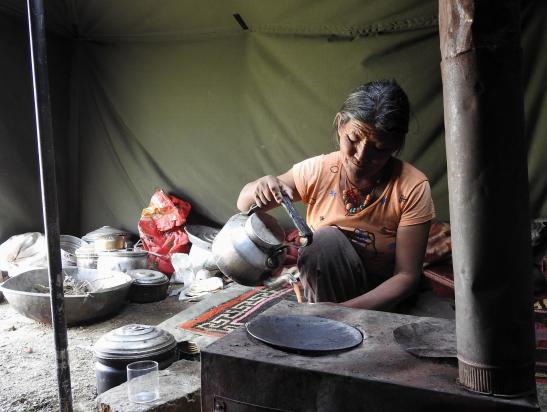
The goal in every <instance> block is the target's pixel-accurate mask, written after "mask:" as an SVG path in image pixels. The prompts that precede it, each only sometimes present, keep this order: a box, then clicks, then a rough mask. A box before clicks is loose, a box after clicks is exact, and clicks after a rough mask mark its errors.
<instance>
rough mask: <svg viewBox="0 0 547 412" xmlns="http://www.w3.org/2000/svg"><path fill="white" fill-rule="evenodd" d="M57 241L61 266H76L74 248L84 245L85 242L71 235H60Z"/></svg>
mask: <svg viewBox="0 0 547 412" xmlns="http://www.w3.org/2000/svg"><path fill="white" fill-rule="evenodd" d="M59 242H60V246H61V258H62V260H63V266H76V250H77V249H78V248H81V247H82V246H86V245H87V242H86V241H84V240H82V239H80V238H78V237H76V236H71V235H61V236H60V239H59Z"/></svg>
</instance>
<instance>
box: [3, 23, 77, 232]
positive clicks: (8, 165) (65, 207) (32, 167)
mask: <svg viewBox="0 0 547 412" xmlns="http://www.w3.org/2000/svg"><path fill="white" fill-rule="evenodd" d="M71 43H72V42H71V41H70V40H67V39H66V38H62V37H59V36H55V35H51V36H49V37H48V52H49V58H48V60H49V66H50V67H49V74H50V86H51V103H52V111H53V115H52V117H53V129H54V136H55V140H56V141H55V150H56V155H57V176H58V180H59V209H60V216H61V229H62V231H63V232H64V233H69V232H73V231H75V230H77V227H78V226H77V224H78V222H77V220H76V218H75V217H74V218H72V217H71V212H70V210H69V204H70V200H69V193H68V191H67V187H68V186H67V179H68V178H69V175H70V168H69V159H70V153H69V150H70V145H69V139H68V130H69V113H70V110H69V79H70V59H71V50H72V46H71ZM0 55H1V56H2V59H1V60H0V61H1V63H0V91H1V92H0V147H1V149H0V189H1V191H0V193H1V196H0V241H3V240H5V239H6V238H8V237H9V236H12V235H14V234H19V233H24V232H27V231H42V232H43V223H42V203H41V193H40V181H39V169H38V150H37V144H36V132H35V121H34V102H33V97H32V80H31V66H30V59H29V41H28V31H27V28H26V26H25V25H23V24H21V21H20V20H15V19H13V18H12V17H11V16H7V15H5V14H1V13H0Z"/></svg>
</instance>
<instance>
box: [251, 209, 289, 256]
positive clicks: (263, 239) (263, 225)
mask: <svg viewBox="0 0 547 412" xmlns="http://www.w3.org/2000/svg"><path fill="white" fill-rule="evenodd" d="M245 231H246V232H247V235H248V236H249V237H250V238H251V239H252V240H253V241H255V242H257V243H259V246H263V247H266V248H274V249H275V248H278V247H280V246H281V245H283V241H284V240H285V231H284V230H283V228H282V227H281V226H280V225H279V223H277V220H276V219H275V218H274V217H273V216H271V215H269V214H267V213H262V212H256V213H253V214H252V215H251V216H249V218H248V219H247V221H246V222H245Z"/></svg>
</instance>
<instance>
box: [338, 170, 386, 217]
mask: <svg viewBox="0 0 547 412" xmlns="http://www.w3.org/2000/svg"><path fill="white" fill-rule="evenodd" d="M380 182H381V179H377V180H376V182H375V183H374V185H373V186H372V187H371V188H370V190H368V191H367V190H364V189H360V188H358V187H357V186H355V185H354V184H353V183H352V182H351V181H350V180H349V179H348V178H347V176H346V189H345V190H344V191H343V192H342V200H343V201H344V204H345V205H346V216H351V215H354V214H356V213H359V212H360V211H362V210H364V209H365V208H366V207H367V206H368V205H370V203H371V200H372V195H373V193H374V189H376V187H377V186H378V185H379V184H380ZM361 199H363V202H362V203H360V201H361Z"/></svg>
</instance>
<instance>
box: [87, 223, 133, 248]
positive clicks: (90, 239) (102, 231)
mask: <svg viewBox="0 0 547 412" xmlns="http://www.w3.org/2000/svg"><path fill="white" fill-rule="evenodd" d="M104 236H121V237H123V239H124V246H123V247H124V248H126V247H131V246H133V243H132V242H131V234H130V233H129V232H127V231H125V230H122V229H116V228H115V227H111V226H103V227H100V228H99V229H95V230H93V231H91V232H89V233H86V234H85V235H84V236H82V239H83V240H84V241H86V242H87V243H89V244H94V243H95V241H96V240H97V239H99V238H101V237H104Z"/></svg>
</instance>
